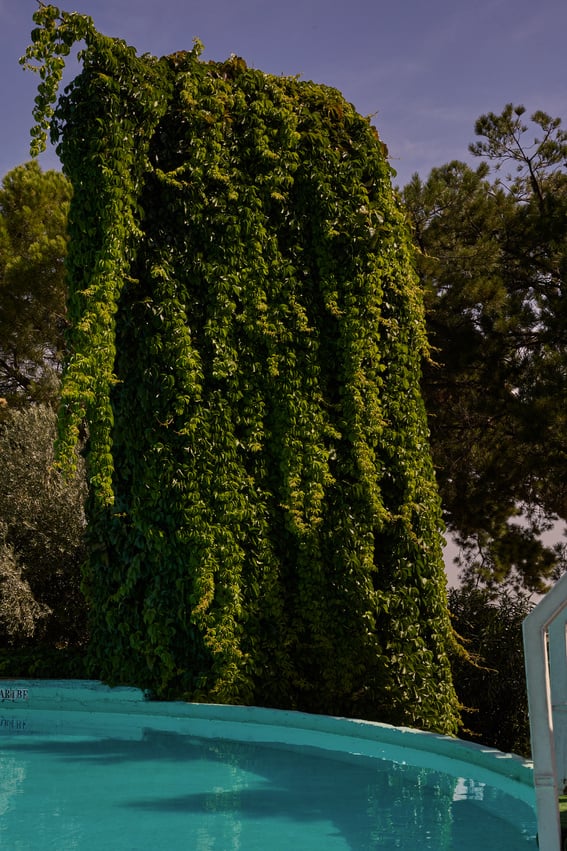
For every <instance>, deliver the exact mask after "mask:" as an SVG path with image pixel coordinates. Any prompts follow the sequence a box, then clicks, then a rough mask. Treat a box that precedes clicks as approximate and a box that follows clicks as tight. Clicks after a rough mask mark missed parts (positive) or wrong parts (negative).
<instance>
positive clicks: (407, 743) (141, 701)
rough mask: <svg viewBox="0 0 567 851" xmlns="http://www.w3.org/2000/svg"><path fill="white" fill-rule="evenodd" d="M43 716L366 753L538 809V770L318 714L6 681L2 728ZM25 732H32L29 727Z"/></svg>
mask: <svg viewBox="0 0 567 851" xmlns="http://www.w3.org/2000/svg"><path fill="white" fill-rule="evenodd" d="M34 718H37V720H38V721H39V720H40V718H44V719H46V718H47V719H49V722H50V723H51V724H57V726H58V727H64V728H65V729H68V730H69V731H73V730H74V729H84V728H85V725H94V726H95V727H97V728H98V729H100V728H101V727H104V726H108V728H109V729H116V728H117V727H119V728H120V730H121V734H124V732H129V733H130V735H131V737H132V738H138V737H139V736H141V735H142V731H143V729H144V726H147V724H148V723H149V722H150V719H151V725H152V726H153V727H158V728H160V729H163V730H180V729H184V730H189V731H190V732H191V734H192V735H195V736H202V737H205V738H219V739H234V740H236V741H257V742H263V743H278V744H280V743H281V744H286V745H293V746H309V747H318V748H323V749H325V750H330V751H334V752H337V753H341V752H342V753H347V754H359V753H360V754H362V755H364V756H376V757H381V758H385V759H394V760H396V761H397V762H407V763H408V764H412V765H417V766H420V767H423V768H433V769H438V770H441V771H445V772H447V773H448V774H451V775H452V776H454V777H468V776H470V775H471V774H474V777H475V780H476V781H478V782H481V783H482V782H485V783H487V784H490V785H492V786H496V787H497V788H500V789H502V791H504V792H506V793H508V794H510V795H512V796H513V797H515V798H519V799H521V800H523V801H525V802H526V803H528V804H530V805H531V806H532V807H535V794H534V785H533V765H532V763H531V762H530V761H529V760H526V759H523V758H521V757H519V756H516V755H514V754H505V753H502V752H501V751H498V750H496V749H494V748H490V747H484V746H482V745H478V744H475V743H473V742H466V741H463V740H462V739H454V738H451V737H449V736H443V735H440V734H436V733H428V732H423V731H418V730H414V729H410V728H407V727H393V726H391V725H389V724H381V723H377V722H372V721H363V720H356V719H350V718H337V717H332V716H326V715H310V714H306V713H303V712H293V711H286V710H281V709H265V708H261V707H254V706H231V705H220V704H204V703H185V702H181V701H173V702H165V701H153V700H148V699H147V697H146V695H145V694H144V692H143V691H141V690H140V689H136V688H125V687H118V688H110V687H109V686H106V685H104V684H102V683H100V682H98V681H95V680H13V679H11V680H1V679H0V725H2V726H4V727H6V726H10V727H11V729H15V730H17V725H18V724H23V725H27V724H29V723H30V720H33V719H34ZM22 729H24V728H23V727H22Z"/></svg>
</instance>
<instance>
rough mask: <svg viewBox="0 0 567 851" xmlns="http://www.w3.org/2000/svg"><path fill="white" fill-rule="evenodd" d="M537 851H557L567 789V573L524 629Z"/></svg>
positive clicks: (559, 849) (536, 609) (534, 612)
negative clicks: (560, 798) (561, 798)
mask: <svg viewBox="0 0 567 851" xmlns="http://www.w3.org/2000/svg"><path fill="white" fill-rule="evenodd" d="M523 632H524V652H525V660H526V682H527V689H528V706H529V713H530V736H531V745H532V759H533V763H534V785H535V793H536V806H537V822H538V839H539V849H540V851H561V824H560V819H559V805H558V796H559V793H560V792H563V789H564V787H565V786H566V785H567V639H566V633H567V574H564V575H563V576H562V577H561V578H560V579H559V580H558V581H557V582H556V583H555V585H554V586H553V588H552V589H551V590H550V591H549V592H548V593H547V594H546V595H545V597H543V599H542V600H541V601H540V602H539V603H538V605H537V606H536V607H535V608H534V609H533V610H532V611H531V612H530V614H529V615H528V616H527V618H526V619H525V620H524V624H523Z"/></svg>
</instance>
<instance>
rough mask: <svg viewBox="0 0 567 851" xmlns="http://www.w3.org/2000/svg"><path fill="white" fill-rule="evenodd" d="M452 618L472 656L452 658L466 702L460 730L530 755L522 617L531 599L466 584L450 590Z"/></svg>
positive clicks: (456, 680)
mask: <svg viewBox="0 0 567 851" xmlns="http://www.w3.org/2000/svg"><path fill="white" fill-rule="evenodd" d="M449 606H450V609H451V614H452V616H453V624H454V626H455V630H456V632H457V633H458V635H459V636H460V637H461V639H462V642H463V646H464V648H465V649H466V651H467V652H468V655H469V658H468V659H467V658H466V656H464V655H463V654H459V655H456V656H455V658H454V659H453V679H454V683H455V688H456V690H457V694H458V695H459V699H460V700H461V703H462V704H463V711H462V714H463V724H464V729H463V730H462V731H461V733H460V735H461V736H462V737H464V738H471V739H473V740H475V741H478V742H480V743H482V744H484V745H490V746H491V747H495V748H499V749H500V750H502V751H504V752H505V753H518V754H523V755H524V756H529V755H530V725H529V718H528V697H527V691H526V675H525V668H524V646H523V638H522V623H523V621H524V619H525V618H526V616H527V615H528V614H529V612H530V610H531V607H532V603H530V600H529V598H528V597H527V596H526V595H525V594H512V593H510V592H508V591H503V590H500V591H499V593H498V594H497V595H496V596H494V595H493V594H491V592H490V591H489V590H488V589H486V588H480V587H477V588H475V587H474V586H472V585H468V584H465V585H463V586H462V587H461V588H453V589H451V591H450V592H449Z"/></svg>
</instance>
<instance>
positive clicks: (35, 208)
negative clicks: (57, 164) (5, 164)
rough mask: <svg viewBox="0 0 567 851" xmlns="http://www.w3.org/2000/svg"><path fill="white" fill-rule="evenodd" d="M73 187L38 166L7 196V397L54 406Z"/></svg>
mask: <svg viewBox="0 0 567 851" xmlns="http://www.w3.org/2000/svg"><path fill="white" fill-rule="evenodd" d="M70 197H71V186H70V184H69V182H68V181H67V180H66V179H65V178H64V177H63V175H62V174H59V173H58V172H56V171H47V172H42V171H41V169H40V167H39V166H38V164H37V163H36V162H35V161H33V162H29V163H26V164H25V165H21V166H18V168H15V169H13V171H11V172H10V173H9V174H7V175H6V176H5V177H4V180H3V182H2V188H0V397H2V398H3V399H5V400H6V401H7V402H8V403H9V405H10V406H13V405H22V404H27V403H28V402H30V401H43V402H50V403H54V402H55V401H56V399H57V394H58V389H59V378H60V373H61V367H62V360H63V351H64V330H65V325H66V307H65V302H66V288H65V279H64V267H63V262H64V258H65V252H66V243H67V237H66V222H67V213H68V209H69V200H70Z"/></svg>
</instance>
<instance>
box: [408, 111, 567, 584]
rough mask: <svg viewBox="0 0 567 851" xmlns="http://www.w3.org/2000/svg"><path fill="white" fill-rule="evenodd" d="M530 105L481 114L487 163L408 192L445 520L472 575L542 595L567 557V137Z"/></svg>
mask: <svg viewBox="0 0 567 851" xmlns="http://www.w3.org/2000/svg"><path fill="white" fill-rule="evenodd" d="M524 113H525V110H524V109H523V107H514V106H512V105H511V104H509V105H507V106H506V107H505V109H504V110H503V112H502V113H501V114H500V115H495V114H494V113H489V114H487V115H485V116H482V117H481V118H480V119H479V120H478V121H477V123H476V132H477V134H478V136H479V137H480V140H479V141H477V142H476V143H475V144H474V145H472V146H471V151H472V152H473V153H474V154H475V155H477V156H480V157H482V158H483V159H484V160H485V161H484V162H483V163H481V164H480V165H479V167H478V168H476V169H473V168H471V167H469V166H467V165H466V164H464V163H461V162H453V163H449V164H448V165H445V166H442V167H440V168H436V169H433V171H432V172H431V174H430V176H429V178H428V180H427V181H425V182H422V181H421V180H420V179H419V177H418V176H417V175H416V176H415V177H414V178H413V180H412V181H411V182H410V184H409V185H408V186H406V187H405V189H404V192H403V195H404V200H405V202H406V205H407V208H408V210H409V212H410V215H411V219H412V222H413V227H414V234H415V239H416V242H417V244H418V246H419V248H420V250H421V254H420V256H419V262H418V269H419V275H420V279H421V281H422V285H423V288H424V291H425V299H426V310H427V325H428V333H429V339H430V342H431V346H432V351H433V356H432V360H431V361H430V362H429V363H428V364H427V365H426V367H425V370H424V381H423V389H424V395H425V399H426V405H427V409H428V413H429V423H430V428H431V433H432V447H433V457H434V462H435V466H436V470H437V475H438V480H439V485H440V490H441V494H442V499H443V505H444V511H445V519H446V522H447V526H448V529H449V530H450V531H451V532H453V533H454V534H455V536H456V539H457V541H458V543H459V544H460V546H461V562H462V564H463V565H464V567H465V575H467V574H468V575H469V576H470V575H474V576H476V577H477V578H480V579H481V580H482V581H484V582H487V583H488V584H491V583H495V582H496V583H498V582H501V581H511V582H513V583H516V584H519V585H524V586H525V587H526V588H528V589H530V590H535V591H542V590H543V589H544V588H545V587H546V580H548V579H549V578H551V577H552V576H554V575H556V573H557V571H558V570H561V569H562V568H563V564H564V555H563V547H562V546H561V544H557V545H553V546H549V545H546V544H545V542H544V541H543V540H542V538H541V535H542V533H543V532H545V531H549V530H550V529H551V528H553V525H554V524H555V522H556V521H558V520H563V521H565V520H566V519H567V490H566V482H567V475H566V474H567V469H566V454H565V435H566V425H567V423H566V420H565V417H566V414H565V405H564V398H565V391H566V389H567V388H566V381H567V358H566V344H567V336H566V330H567V326H566V317H567V313H566V307H565V304H566V302H565V294H564V282H565V273H566V270H567V172H566V168H565V166H566V157H567V133H566V132H565V131H564V130H562V129H561V126H560V125H561V122H560V120H559V119H557V118H551V117H550V116H548V115H546V114H545V113H543V112H541V111H539V112H536V113H534V114H533V115H532V118H531V126H530V125H528V124H525V123H524V118H523V116H524ZM532 134H533V136H532ZM491 169H492V170H491ZM505 169H508V170H507V171H506V170H505Z"/></svg>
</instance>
